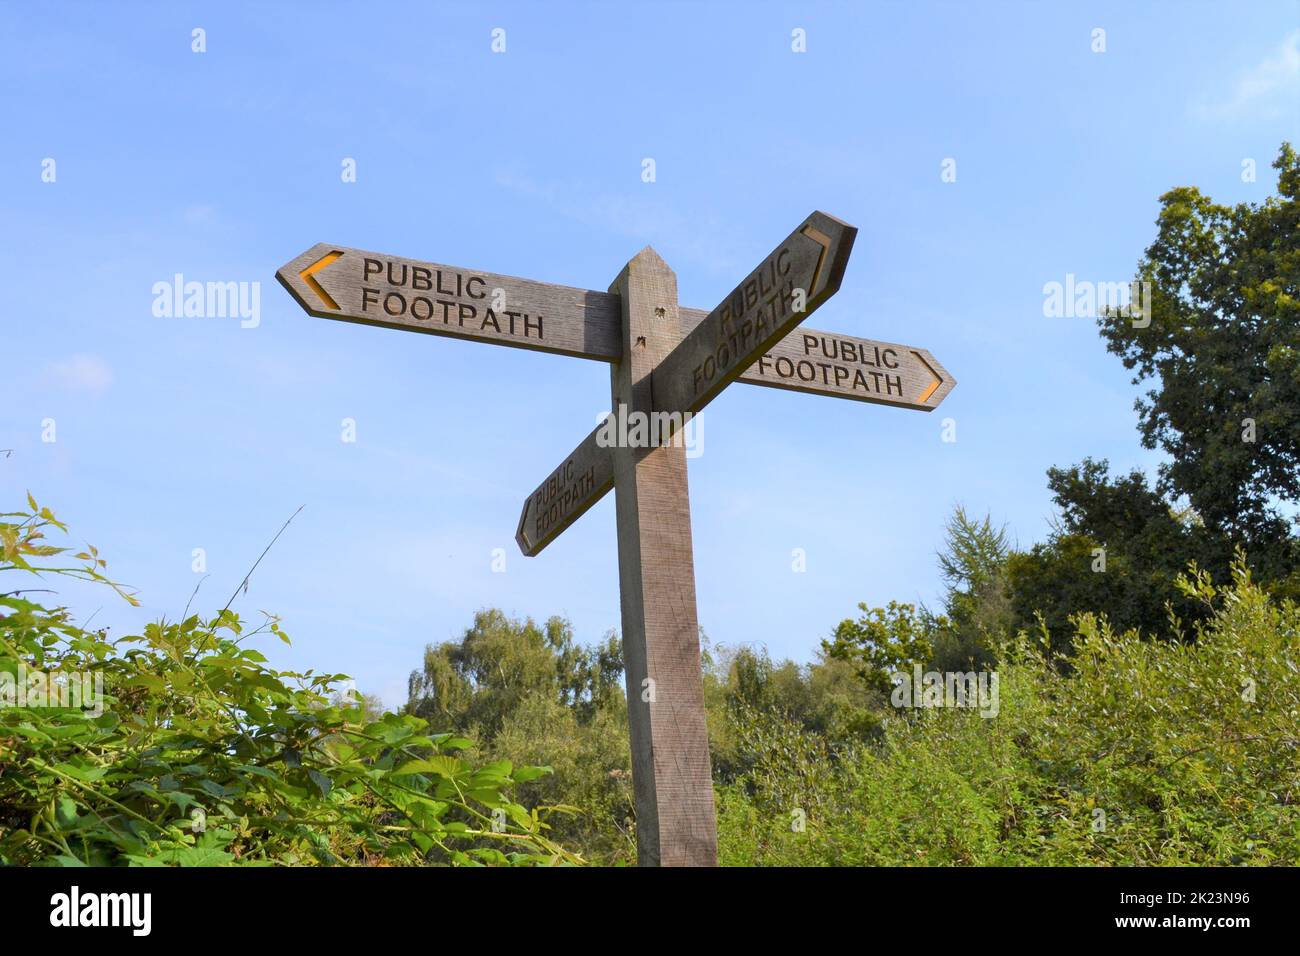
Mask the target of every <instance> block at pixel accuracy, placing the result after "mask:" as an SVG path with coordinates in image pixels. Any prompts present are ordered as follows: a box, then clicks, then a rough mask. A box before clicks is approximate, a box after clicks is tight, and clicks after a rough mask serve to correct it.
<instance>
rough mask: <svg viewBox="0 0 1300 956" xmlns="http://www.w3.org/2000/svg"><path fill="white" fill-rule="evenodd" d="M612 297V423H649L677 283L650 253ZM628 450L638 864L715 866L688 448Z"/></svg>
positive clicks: (621, 473) (623, 451)
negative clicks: (640, 416) (617, 309)
mask: <svg viewBox="0 0 1300 956" xmlns="http://www.w3.org/2000/svg"><path fill="white" fill-rule="evenodd" d="M609 291H610V292H613V293H617V294H618V295H619V297H620V299H621V302H622V318H623V322H622V325H623V348H622V356H623V357H622V359H621V360H620V361H619V362H618V363H616V364H615V365H614V366H613V369H612V372H611V384H612V388H611V392H612V396H613V403H614V407H613V411H614V413H615V414H616V415H617V414H618V411H619V406H620V405H622V406H626V409H627V413H628V414H629V415H630V414H631V413H632V412H642V413H645V414H647V415H648V414H649V413H650V412H651V410H652V402H651V394H650V388H651V374H650V373H651V372H652V371H653V370H654V368H655V366H656V365H658V363H659V362H660V361H661V360H662V359H663V358H664V357H666V356H667V355H668V354H669V353H670V352H671V351H672V350H673V348H674V347H675V346H676V345H677V343H678V341H679V340H680V337H681V332H680V324H679V323H680V319H679V316H678V308H677V276H676V274H675V273H674V272H673V271H672V270H671V269H669V268H668V265H667V264H666V263H665V262H664V261H663V259H661V258H660V257H659V254H658V253H656V252H655V251H654V250H653V249H651V248H650V247H649V246H647V247H646V248H645V249H643V250H641V252H640V253H639V254H638V255H637V256H636V258H634V259H633V260H632V261H631V262H629V263H628V264H627V266H625V267H624V269H623V271H622V272H621V273H620V274H619V277H618V278H617V279H615V280H614V284H613V285H611V286H610V290H609ZM622 444H623V443H622V442H620V443H619V446H618V447H615V448H613V449H611V451H612V453H613V458H614V495H615V510H616V514H617V521H618V574H619V584H620V591H621V598H622V612H623V662H624V666H625V668H626V674H627V714H628V725H629V729H630V734H631V739H632V784H633V788H634V790H635V793H636V829H637V857H638V863H639V864H640V865H641V866H660V865H662V866H716V865H717V856H718V854H717V828H716V821H715V818H714V810H713V776H712V773H711V770H710V766H709V736H708V728H707V725H706V722H705V715H704V686H703V683H702V681H701V677H700V638H699V627H698V625H697V618H696V612H695V565H694V561H693V559H692V550H691V509H690V500H689V498H688V491H687V483H686V448H685V446H684V444H683V443H682V442H680V441H675V442H673V443H671V444H668V445H663V446H660V447H649V448H627V447H622Z"/></svg>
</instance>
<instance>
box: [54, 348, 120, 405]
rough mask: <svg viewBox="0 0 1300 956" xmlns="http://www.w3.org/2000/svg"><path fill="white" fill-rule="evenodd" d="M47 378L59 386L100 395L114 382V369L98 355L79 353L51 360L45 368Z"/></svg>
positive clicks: (73, 390)
mask: <svg viewBox="0 0 1300 956" xmlns="http://www.w3.org/2000/svg"><path fill="white" fill-rule="evenodd" d="M45 378H46V381H47V382H49V383H50V384H51V385H54V386H55V387H57V388H62V389H66V390H68V391H72V392H89V393H90V394H92V395H100V394H102V393H103V392H105V391H107V389H108V387H109V386H110V385H112V384H113V370H112V368H110V367H109V364H108V363H107V362H105V361H104V360H103V359H102V358H100V357H99V356H98V355H86V354H82V353H78V354H76V355H70V356H68V357H67V358H65V359H60V360H58V361H56V362H51V363H50V364H49V365H48V366H46V368H45Z"/></svg>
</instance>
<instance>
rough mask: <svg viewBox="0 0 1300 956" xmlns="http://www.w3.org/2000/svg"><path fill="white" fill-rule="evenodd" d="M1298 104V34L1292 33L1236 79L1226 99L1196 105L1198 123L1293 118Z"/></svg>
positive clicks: (1299, 69) (1299, 63)
mask: <svg viewBox="0 0 1300 956" xmlns="http://www.w3.org/2000/svg"><path fill="white" fill-rule="evenodd" d="M1297 103H1300V30H1295V31H1293V32H1292V33H1291V34H1290V35H1288V36H1287V37H1286V39H1284V40H1283V41H1282V45H1281V46H1280V47H1278V48H1277V50H1275V51H1274V52H1272V53H1271V54H1269V55H1268V56H1267V57H1265V58H1264V59H1263V60H1262V61H1261V62H1259V63H1257V64H1255V66H1253V67H1251V68H1250V69H1249V70H1246V71H1245V72H1244V73H1242V74H1241V75H1240V76H1238V77H1237V80H1236V82H1235V83H1233V84H1232V90H1231V93H1230V95H1228V96H1227V97H1224V98H1219V99H1207V100H1205V101H1202V102H1201V103H1199V104H1197V105H1196V107H1195V111H1196V113H1197V114H1198V115H1199V116H1200V117H1201V118H1202V119H1209V120H1239V119H1252V118H1257V119H1276V118H1278V117H1280V116H1283V115H1285V114H1286V113H1287V112H1288V111H1289V112H1290V113H1291V114H1293V115H1294V114H1295V112H1296V110H1297V108H1298V107H1297Z"/></svg>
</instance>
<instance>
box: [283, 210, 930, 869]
mask: <svg viewBox="0 0 1300 956" xmlns="http://www.w3.org/2000/svg"><path fill="white" fill-rule="evenodd" d="M856 234H857V230H856V229H854V228H853V227H852V226H850V225H847V224H846V223H843V222H841V221H839V220H838V219H835V218H834V217H832V216H828V215H826V214H825V213H821V212H814V213H813V214H812V215H811V216H809V217H808V218H807V219H806V220H805V221H804V222H803V223H801V224H800V225H799V227H798V228H797V229H795V230H794V232H792V233H791V234H790V235H789V236H787V237H786V239H785V241H783V242H782V243H781V244H780V245H778V246H777V247H776V248H775V249H774V250H773V251H772V253H771V254H770V255H768V256H767V258H765V259H764V260H763V261H762V262H761V263H759V265H758V266H757V267H756V268H755V269H754V270H753V271H752V272H751V273H750V274H749V275H748V276H746V277H745V279H744V280H743V281H742V282H741V283H740V284H739V285H738V286H736V288H735V289H734V290H733V291H732V292H731V294H730V295H728V296H727V297H726V298H725V299H723V301H722V302H721V303H720V304H719V305H718V307H717V308H715V309H714V310H713V311H711V312H707V313H706V312H701V311H699V310H695V309H686V308H682V307H681V306H679V305H678V302H677V277H676V275H675V274H674V273H673V271H672V270H671V269H670V268H668V266H667V264H666V263H664V261H663V260H662V259H661V258H659V255H658V254H657V253H656V252H655V251H654V250H653V249H651V248H649V247H646V248H645V249H643V250H642V251H641V252H640V253H638V254H637V256H636V257H635V258H634V259H632V260H631V261H630V262H629V263H628V264H627V265H626V266H625V267H624V268H623V271H622V272H620V273H619V275H618V277H617V278H616V279H615V280H614V282H613V283H612V284H611V285H610V287H609V291H607V292H597V291H593V290H587V289H575V288H569V287H567V286H557V285H548V284H545V283H541V282H534V281H532V280H529V279H518V278H513V277H511V276H502V275H496V274H494V273H489V272H481V271H477V270H473V269H464V268H460V267H458V266H446V265H440V264H438V263H432V262H421V261H418V260H413V259H403V258H399V257H396V256H389V255H383V254H380V253H374V252H366V251H363V250H359V249H350V248H347V247H344V246H332V245H328V244H321V245H316V246H313V247H312V248H311V249H308V250H307V251H306V252H304V253H303V254H302V255H300V256H298V257H297V258H295V259H293V260H292V261H290V262H289V263H287V264H286V265H285V266H284V267H283V268H281V269H280V270H279V271H278V272H277V273H276V278H277V279H278V280H279V281H280V283H281V284H282V285H284V287H285V288H286V289H288V290H289V292H290V294H291V295H293V297H294V298H295V299H296V300H297V301H298V304H299V305H301V306H302V307H303V309H305V310H306V311H307V312H309V313H310V314H311V315H315V316H320V317H322V318H329V319H340V320H343V321H346V322H360V323H364V324H368V325H379V326H388V327H391V328H399V329H406V330H410V331H417V332H426V333H430V334H433V335H449V336H453V337H457V338H467V339H476V340H479V341H484V342H492V343H495V344H497V345H512V346H516V347H518V348H526V349H534V350H537V351H543V352H554V353H557V354H560V355H571V356H577V357H579V358H587V359H596V360H598V361H605V362H609V363H610V366H611V369H610V372H611V374H610V392H611V398H612V401H613V408H614V413H612V414H613V418H612V419H611V421H610V422H608V423H607V424H606V425H604V426H601V427H598V428H596V429H595V430H594V431H592V433H591V434H590V435H588V436H587V437H586V439H584V440H583V442H582V443H581V444H580V445H578V447H577V448H575V449H574V451H573V452H572V453H571V454H570V455H569V456H568V457H567V458H566V459H565V460H564V461H563V462H561V463H560V465H559V467H557V468H556V469H555V471H553V472H552V473H551V474H550V475H549V476H548V477H547V478H546V480H545V481H543V482H542V483H541V485H539V486H538V487H537V489H536V490H535V491H534V492H533V493H532V494H530V495H529V496H528V497H527V498H526V499H525V501H524V506H523V512H522V514H521V515H520V518H519V526H518V529H517V531H516V534H515V538H516V540H517V541H518V543H519V547H520V550H521V551H523V553H524V554H525V555H529V556H532V555H535V554H537V553H538V552H540V551H541V550H542V549H543V548H544V547H546V545H547V544H549V543H550V542H551V541H553V540H555V538H556V537H558V536H559V534H560V533H561V532H562V531H564V529H565V528H567V527H568V526H569V525H571V524H572V523H573V522H574V521H576V520H577V519H578V518H579V517H581V516H582V514H583V513H584V512H586V511H587V510H588V509H589V508H590V507H591V506H592V505H594V504H595V503H596V502H597V501H599V500H600V499H601V497H603V496H604V494H605V493H606V492H607V491H609V490H610V488H613V489H614V491H615V511H616V515H617V524H618V564H619V589H620V601H621V608H622V624H623V660H624V666H625V668H626V677H627V699H628V723H629V733H630V737H631V745H632V777H633V787H634V790H635V795H636V826H637V854H638V858H639V862H640V863H641V864H642V865H647V866H656V865H665V866H683V865H685V866H690V865H695V866H711V865H714V864H715V863H716V861H717V846H716V839H717V837H716V824H715V817H714V809H713V782H712V777H711V773H710V766H709V742H708V734H707V729H706V727H705V715H704V698H703V686H702V682H701V675H700V648H699V628H698V623H697V619H696V610H695V568H694V558H693V551H692V546H691V521H690V500H689V495H688V491H687V479H686V449H685V446H684V443H683V442H682V441H681V429H682V428H683V427H684V424H685V422H686V421H688V420H689V417H690V416H691V415H694V414H696V413H698V412H699V411H700V410H701V409H702V408H704V406H705V405H707V404H708V403H709V402H710V401H712V400H713V399H714V398H715V397H717V395H718V394H719V393H720V392H721V391H722V390H723V389H724V388H725V387H726V386H727V385H728V384H730V383H731V382H733V381H738V382H744V383H747V384H751V385H763V386H767V387H771V388H784V389H791V390H794V391H801V392H809V393H811V394H815V395H829V396H832V397H835V398H848V399H852V400H856V401H863V402H873V403H876V404H881V405H896V406H899V407H901V408H913V409H919V410H921V411H930V410H931V409H933V408H935V407H936V406H938V404H939V403H940V402H941V401H943V399H944V398H945V397H946V396H947V394H948V392H950V391H951V390H952V387H953V385H954V384H955V382H954V380H953V378H952V376H951V375H949V374H948V372H947V370H945V369H944V368H943V366H942V365H940V364H939V363H938V361H936V360H935V358H934V356H933V355H931V354H930V353H929V352H928V351H926V350H925V349H921V348H916V347H913V346H903V345H895V344H892V343H888V342H876V341H873V340H870V339H862V338H857V337H855V336H849V335H839V334H836V333H830V332H818V331H815V330H812V329H805V328H803V327H802V326H801V324H800V323H802V322H803V320H804V319H805V318H806V317H807V316H808V315H809V314H811V313H812V312H813V311H814V310H815V309H816V308H817V307H818V306H820V305H821V304H822V303H824V302H825V301H826V300H827V299H829V298H830V297H831V296H832V295H834V294H835V292H836V291H837V290H838V289H839V286H840V280H841V279H842V277H843V275H844V268H845V265H846V264H847V262H848V258H849V253H850V251H851V250H852V248H853V240H854V237H855V236H856ZM631 419H637V420H638V421H640V422H642V423H645V422H649V423H650V427H649V428H643V429H640V430H639V431H638V430H636V429H630V430H628V433H627V434H623V431H622V429H620V428H616V427H612V426H613V425H614V423H615V421H618V422H619V423H623V422H626V421H628V420H631ZM655 423H659V424H661V425H664V426H665V427H663V428H660V429H656V427H654V426H655ZM629 436H631V437H629Z"/></svg>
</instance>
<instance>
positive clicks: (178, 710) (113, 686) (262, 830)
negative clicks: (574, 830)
mask: <svg viewBox="0 0 1300 956" xmlns="http://www.w3.org/2000/svg"><path fill="white" fill-rule="evenodd" d="M28 501H29V505H30V508H31V510H30V511H29V512H19V513H14V514H6V515H3V516H0V517H3V522H0V542H3V553H2V555H0V571H9V572H19V573H30V574H37V573H39V572H42V571H43V572H44V573H47V574H48V573H54V574H65V575H73V576H76V577H79V578H82V579H89V580H94V581H99V582H106V579H105V578H104V576H103V574H102V569H103V567H104V564H103V561H102V560H101V559H99V558H98V556H97V554H96V552H95V551H94V549H88V550H87V551H85V552H81V553H79V554H77V555H76V556H75V558H74V560H77V561H81V562H83V564H80V565H71V566H65V565H61V564H56V565H45V566H44V567H42V563H43V561H44V559H51V558H60V560H62V558H61V556H63V555H65V554H66V551H65V549H62V548H57V547H54V546H51V545H48V544H46V543H45V542H44V537H45V534H46V533H47V532H48V531H49V530H50V529H57V530H59V531H62V530H64V529H63V526H62V525H60V524H59V523H58V522H57V521H56V520H55V518H54V516H53V515H52V514H51V513H50V512H49V511H48V509H44V508H38V507H37V506H36V503H35V502H34V501H32V500H31V499H30V497H29V499H28ZM23 593H25V592H22V591H10V592H8V593H6V594H0V689H6V690H7V691H8V692H9V694H10V695H11V696H10V698H9V699H7V700H6V701H5V703H7V704H9V705H10V706H4V707H0V755H2V757H3V759H0V864H18V865H66V866H81V865H96V866H101V865H108V866H112V865H160V864H161V865H166V864H174V865H190V866H209V865H222V864H235V863H238V864H262V865H275V864H381V863H397V864H412V863H450V864H528V863H576V862H581V860H580V859H579V858H578V857H576V856H574V855H573V854H571V853H569V852H568V851H566V850H564V849H563V848H562V847H561V846H560V845H559V844H557V843H556V842H555V841H554V840H553V839H551V837H550V836H549V835H548V824H547V822H546V820H547V817H548V815H549V813H548V811H547V810H545V809H543V808H536V807H535V808H534V809H532V810H529V809H525V807H524V806H522V805H521V804H519V803H518V802H516V801H515V800H514V799H513V798H512V796H511V793H512V791H513V790H514V788H515V786H516V785H517V784H521V783H524V782H526V781H529V780H533V779H535V778H537V777H538V776H540V775H543V774H545V773H546V772H547V771H546V770H545V769H544V768H536V767H527V766H520V767H515V766H514V765H512V764H511V763H509V762H504V761H502V762H495V763H490V764H486V765H475V764H474V763H471V762H470V761H468V760H466V759H464V758H463V757H462V756H461V751H463V750H464V749H465V748H466V747H468V746H469V744H470V742H469V741H467V740H464V739H462V738H458V737H455V736H452V735H451V734H449V733H441V734H430V733H428V729H427V725H426V722H425V721H424V720H422V719H420V718H418V717H415V716H410V715H408V716H398V715H395V714H387V715H384V716H382V717H380V718H379V719H371V718H370V717H369V716H367V713H366V707H365V703H364V701H356V702H350V701H349V702H343V703H339V702H337V699H338V694H339V683H340V682H341V681H343V680H345V679H346V678H345V677H344V675H337V674H336V675H319V674H315V673H313V672H311V671H307V672H305V673H301V674H298V673H291V672H284V671H276V670H273V669H271V668H270V667H268V666H267V665H266V661H267V658H266V657H265V655H263V654H262V652H261V651H259V650H256V649H255V648H254V647H252V646H251V645H252V643H253V642H254V640H255V639H256V638H259V637H268V636H269V637H272V638H276V639H279V640H282V641H285V642H286V643H287V642H288V637H287V636H286V635H285V633H284V632H283V630H281V628H280V625H279V622H278V620H276V619H275V618H274V617H269V618H268V619H267V620H266V621H265V622H264V623H263V624H262V625H261V626H260V627H256V628H252V629H247V628H246V626H245V624H244V622H243V621H241V620H240V618H239V617H238V616H237V615H236V614H234V613H232V612H231V611H229V610H223V611H221V612H220V613H219V614H217V615H216V616H214V617H212V618H210V619H207V620H204V619H201V618H200V617H198V616H191V617H188V618H186V619H185V620H184V621H181V622H179V623H169V622H166V621H162V622H159V623H156V624H151V625H149V626H148V627H147V628H145V631H144V633H143V634H142V635H139V636H131V637H125V638H121V639H117V640H110V639H109V638H108V637H107V636H106V634H105V633H104V632H94V631H89V630H86V629H85V628H83V627H81V626H79V625H77V624H76V623H75V622H74V621H73V619H72V617H71V615H70V614H69V613H68V612H67V611H66V610H64V609H48V608H46V607H43V606H42V605H40V604H37V603H34V602H32V601H29V600H27V599H25V598H24V597H23V596H22V594H23ZM24 675H25V676H27V677H30V676H31V675H49V677H50V679H52V680H53V681H54V682H55V684H56V685H57V684H58V677H57V676H56V675H62V677H63V678H64V679H65V680H66V679H70V678H74V677H78V676H84V677H85V678H86V679H87V680H89V681H90V682H91V683H90V686H91V688H92V689H93V688H95V687H100V688H102V691H103V695H102V697H95V696H94V695H93V694H92V697H91V698H90V699H86V700H83V701H81V703H82V704H83V706H81V707H75V706H41V707H36V706H22V707H19V706H13V705H14V704H16V703H17V702H18V700H17V679H18V678H19V677H20V676H24ZM97 682H98V683H97ZM23 686H24V688H27V686H28V684H27V681H26V680H24V683H23ZM31 686H32V688H33V689H34V688H36V687H37V686H38V685H37V684H35V683H33V684H32V685H31ZM78 686H80V685H78ZM27 702H28V703H30V700H28V701H27ZM39 702H40V703H48V702H49V701H45V700H42V701H39ZM54 703H58V704H67V703H72V701H68V700H59V701H55V702H54Z"/></svg>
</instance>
